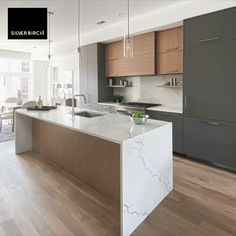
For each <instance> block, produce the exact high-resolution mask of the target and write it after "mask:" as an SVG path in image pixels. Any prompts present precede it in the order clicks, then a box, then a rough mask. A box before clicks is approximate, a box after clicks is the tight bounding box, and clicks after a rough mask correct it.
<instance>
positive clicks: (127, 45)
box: [123, 35, 134, 58]
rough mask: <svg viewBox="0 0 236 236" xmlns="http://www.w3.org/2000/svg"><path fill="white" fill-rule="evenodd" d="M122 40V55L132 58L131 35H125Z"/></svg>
mask: <svg viewBox="0 0 236 236" xmlns="http://www.w3.org/2000/svg"><path fill="white" fill-rule="evenodd" d="M123 42H124V57H126V58H133V56H134V45H133V36H132V35H125V36H124V41H123Z"/></svg>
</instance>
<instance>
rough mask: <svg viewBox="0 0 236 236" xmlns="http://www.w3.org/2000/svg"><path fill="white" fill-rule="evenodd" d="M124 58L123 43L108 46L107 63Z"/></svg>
mask: <svg viewBox="0 0 236 236" xmlns="http://www.w3.org/2000/svg"><path fill="white" fill-rule="evenodd" d="M122 57H123V44H122V41H118V42H114V43H109V44H106V61H110V60H117V59H121V58H122Z"/></svg>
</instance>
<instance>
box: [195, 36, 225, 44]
mask: <svg viewBox="0 0 236 236" xmlns="http://www.w3.org/2000/svg"><path fill="white" fill-rule="evenodd" d="M220 39H221V38H220V37H219V36H217V37H213V38H207V39H200V40H199V42H200V43H206V42H210V41H216V40H220Z"/></svg>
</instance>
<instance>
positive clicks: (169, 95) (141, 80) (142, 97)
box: [114, 75, 183, 107]
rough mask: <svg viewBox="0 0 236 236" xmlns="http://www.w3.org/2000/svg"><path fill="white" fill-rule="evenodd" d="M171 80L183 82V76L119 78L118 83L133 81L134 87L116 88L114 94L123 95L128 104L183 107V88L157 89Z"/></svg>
mask: <svg viewBox="0 0 236 236" xmlns="http://www.w3.org/2000/svg"><path fill="white" fill-rule="evenodd" d="M171 78H177V81H178V82H183V75H172V76H170V75H163V76H159V75H158V76H142V77H128V78H119V79H118V78H117V79H116V80H117V83H118V82H119V80H127V81H132V82H133V87H127V88H115V89H114V94H121V95H123V96H124V100H125V101H128V102H136V101H139V102H150V103H159V104H162V105H166V106H174V107H182V103H183V89H182V88H163V87H157V86H159V85H163V84H165V83H168V82H169V81H170V79H171Z"/></svg>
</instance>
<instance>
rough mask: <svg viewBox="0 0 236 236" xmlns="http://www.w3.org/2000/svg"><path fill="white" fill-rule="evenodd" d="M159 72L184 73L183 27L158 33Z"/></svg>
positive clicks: (157, 67)
mask: <svg viewBox="0 0 236 236" xmlns="http://www.w3.org/2000/svg"><path fill="white" fill-rule="evenodd" d="M156 43H157V46H156V53H157V56H156V70H157V74H162V75H164V74H182V73H183V27H177V28H174V29H168V30H164V31H161V32H158V33H157V40H156Z"/></svg>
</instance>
